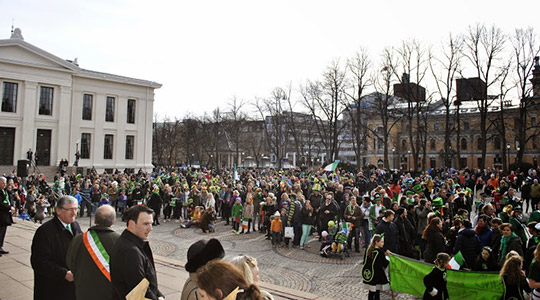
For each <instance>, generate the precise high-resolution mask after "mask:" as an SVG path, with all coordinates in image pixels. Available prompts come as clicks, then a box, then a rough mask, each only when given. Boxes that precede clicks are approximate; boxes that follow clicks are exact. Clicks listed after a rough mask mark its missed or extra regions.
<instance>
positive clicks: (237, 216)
mask: <svg viewBox="0 0 540 300" xmlns="http://www.w3.org/2000/svg"><path fill="white" fill-rule="evenodd" d="M243 212H244V207H243V206H242V200H241V199H240V197H237V198H236V200H235V201H234V205H233V207H232V213H231V216H232V219H233V232H234V233H236V234H238V233H240V232H239V230H240V223H241V222H242V213H243Z"/></svg>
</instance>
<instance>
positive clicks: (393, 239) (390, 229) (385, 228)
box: [375, 219, 399, 253]
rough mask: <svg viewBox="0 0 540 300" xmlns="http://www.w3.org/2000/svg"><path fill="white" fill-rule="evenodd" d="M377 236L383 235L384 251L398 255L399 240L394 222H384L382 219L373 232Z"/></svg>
mask: <svg viewBox="0 0 540 300" xmlns="http://www.w3.org/2000/svg"><path fill="white" fill-rule="evenodd" d="M375 233H377V234H383V233H384V249H387V250H390V252H393V253H398V250H399V239H398V235H399V232H398V228H397V226H396V224H395V223H394V222H386V221H385V220H384V219H383V220H382V221H381V222H380V223H379V225H377V228H376V230H375Z"/></svg>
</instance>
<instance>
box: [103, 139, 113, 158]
mask: <svg viewBox="0 0 540 300" xmlns="http://www.w3.org/2000/svg"><path fill="white" fill-rule="evenodd" d="M113 138H114V137H113V135H112V134H106V135H105V145H104V147H103V159H112V157H113Z"/></svg>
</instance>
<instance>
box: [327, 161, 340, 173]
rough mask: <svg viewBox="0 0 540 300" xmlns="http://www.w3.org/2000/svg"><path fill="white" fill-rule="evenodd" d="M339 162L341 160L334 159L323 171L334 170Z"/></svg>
mask: <svg viewBox="0 0 540 300" xmlns="http://www.w3.org/2000/svg"><path fill="white" fill-rule="evenodd" d="M338 164H339V160H336V161H334V162H333V163H331V164H329V165H328V166H326V167H324V170H323V171H326V172H334V171H335V170H336V168H337V166H338Z"/></svg>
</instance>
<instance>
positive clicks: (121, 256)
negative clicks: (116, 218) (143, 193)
mask: <svg viewBox="0 0 540 300" xmlns="http://www.w3.org/2000/svg"><path fill="white" fill-rule="evenodd" d="M153 215H154V211H153V210H152V209H150V208H148V207H146V206H140V205H135V206H133V207H131V208H130V209H129V210H128V211H127V212H126V216H125V217H126V221H127V228H126V229H125V230H124V232H122V235H120V238H119V239H118V241H117V242H116V244H115V245H114V247H113V250H112V253H111V256H110V265H111V282H112V285H113V289H114V296H113V299H126V295H128V294H129V293H130V292H131V290H133V288H135V287H136V286H137V285H138V284H139V283H140V282H141V281H142V280H143V279H147V280H148V282H149V283H150V285H149V286H148V289H147V291H146V295H145V297H146V298H149V299H165V298H164V296H163V294H162V293H161V292H160V291H159V289H158V282H157V274H156V267H155V265H154V256H153V255H152V250H151V249H150V244H149V243H148V236H149V235H150V232H151V231H152V223H153Z"/></svg>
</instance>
